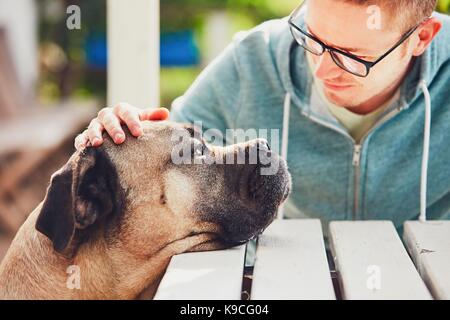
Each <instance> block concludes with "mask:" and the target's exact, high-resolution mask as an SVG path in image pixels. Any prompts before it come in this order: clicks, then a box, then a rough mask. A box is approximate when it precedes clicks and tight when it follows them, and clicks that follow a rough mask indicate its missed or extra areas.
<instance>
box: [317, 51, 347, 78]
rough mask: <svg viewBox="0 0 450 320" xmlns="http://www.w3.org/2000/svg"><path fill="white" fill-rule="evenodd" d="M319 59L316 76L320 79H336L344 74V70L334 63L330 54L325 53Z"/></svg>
mask: <svg viewBox="0 0 450 320" xmlns="http://www.w3.org/2000/svg"><path fill="white" fill-rule="evenodd" d="M318 58H319V59H318V60H317V61H316V65H315V68H316V70H315V76H316V77H317V78H318V79H320V80H327V79H335V78H338V77H339V76H340V75H341V74H342V72H343V70H342V69H341V68H339V67H338V65H337V64H336V63H335V62H334V60H333V58H332V57H331V53H330V52H328V51H325V52H324V53H323V55H321V56H320V57H318Z"/></svg>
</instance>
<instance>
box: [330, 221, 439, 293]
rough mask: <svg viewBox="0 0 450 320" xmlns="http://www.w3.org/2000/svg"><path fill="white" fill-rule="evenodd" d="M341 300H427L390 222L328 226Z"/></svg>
mask: <svg viewBox="0 0 450 320" xmlns="http://www.w3.org/2000/svg"><path fill="white" fill-rule="evenodd" d="M330 239H331V249H332V252H333V256H334V257H335V263H336V269H337V271H338V274H339V280H340V285H341V291H342V296H343V298H344V299H402V300H406V299H431V295H430V293H429V291H428V289H427V288H426V286H425V284H424V282H423V281H422V279H421V278H420V275H419V273H418V272H417V270H416V269H415V267H414V264H413V262H412V261H411V259H410V258H409V256H408V253H407V252H406V249H405V248H404V247H403V244H402V242H401V240H400V237H399V236H398V234H397V231H396V230H395V227H394V225H393V224H392V222H390V221H339V222H331V223H330Z"/></svg>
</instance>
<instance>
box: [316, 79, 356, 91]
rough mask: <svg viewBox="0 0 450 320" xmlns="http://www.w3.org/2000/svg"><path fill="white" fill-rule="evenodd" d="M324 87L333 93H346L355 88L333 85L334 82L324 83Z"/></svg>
mask: <svg viewBox="0 0 450 320" xmlns="http://www.w3.org/2000/svg"><path fill="white" fill-rule="evenodd" d="M323 85H324V87H325V88H327V89H328V90H332V91H344V90H347V89H350V88H351V87H353V86H352V85H344V84H337V83H332V82H326V81H324V82H323Z"/></svg>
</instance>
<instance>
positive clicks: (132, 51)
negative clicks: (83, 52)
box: [107, 0, 160, 108]
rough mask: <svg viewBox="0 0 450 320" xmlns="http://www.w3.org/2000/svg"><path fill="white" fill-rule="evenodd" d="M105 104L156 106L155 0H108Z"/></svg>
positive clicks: (156, 22) (156, 2) (157, 75)
mask: <svg viewBox="0 0 450 320" xmlns="http://www.w3.org/2000/svg"><path fill="white" fill-rule="evenodd" d="M107 6H108V106H113V105H114V104H116V103H118V102H128V103H130V104H132V105H134V106H137V107H142V108H149V107H153V108H154V107H158V106H159V95H160V93H159V0H133V1H124V0H108V2H107Z"/></svg>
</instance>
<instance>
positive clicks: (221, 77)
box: [76, 0, 450, 231]
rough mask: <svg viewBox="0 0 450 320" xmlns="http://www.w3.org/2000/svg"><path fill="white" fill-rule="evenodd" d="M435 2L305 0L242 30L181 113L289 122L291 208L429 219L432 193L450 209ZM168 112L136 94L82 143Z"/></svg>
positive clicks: (118, 137)
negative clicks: (136, 99) (138, 101)
mask: <svg viewBox="0 0 450 320" xmlns="http://www.w3.org/2000/svg"><path fill="white" fill-rule="evenodd" d="M435 6H436V0H401V1H392V0H372V1H369V0H319V1H317V0H314V1H313V0H306V1H305V3H304V5H303V6H301V7H299V8H297V9H296V10H295V11H294V12H293V13H292V15H291V16H290V18H289V20H287V19H281V20H274V21H269V22H266V23H263V24H262V25H260V26H258V27H256V28H255V29H253V30H251V31H249V32H247V33H245V34H240V35H239V36H237V37H236V38H235V40H234V41H233V43H232V44H231V45H230V46H229V47H228V48H227V49H226V50H225V51H224V52H223V54H222V55H220V56H219V57H218V58H217V59H216V60H215V61H214V62H213V63H212V64H211V65H210V66H209V67H208V68H206V69H205V70H204V71H203V73H202V74H201V75H200V76H199V77H198V79H197V80H196V81H195V82H194V84H193V85H192V86H191V88H190V89H189V90H188V91H187V92H186V93H185V95H184V96H182V97H180V98H178V99H177V100H175V101H174V103H173V108H172V114H171V116H172V120H176V121H182V122H194V121H201V122H202V126H203V129H208V128H215V129H219V130H220V131H221V132H225V130H226V129H228V128H242V129H244V130H246V129H249V128H264V129H278V130H280V132H281V131H283V128H284V135H283V141H284V143H285V144H286V146H287V145H288V148H287V150H288V153H287V160H288V163H289V167H290V171H291V174H292V177H293V192H292V195H291V197H290V199H289V201H288V202H287V204H286V207H285V216H286V217H288V218H303V217H308V218H319V219H321V220H322V221H323V222H324V223H327V222H329V221H331V220H346V219H350V220H351V219H356V220H362V219H387V220H391V221H393V222H394V224H395V226H396V227H397V228H399V229H400V228H401V226H402V224H403V222H404V221H405V220H410V219H417V218H418V217H419V213H420V212H421V206H420V205H421V202H420V197H419V195H422V197H424V196H426V200H427V202H426V207H427V208H426V209H427V212H426V213H427V214H428V217H429V218H430V219H448V218H449V217H450V170H449V169H448V164H449V163H450V152H449V151H448V150H447V149H446V148H447V143H448V141H450V18H449V17H446V16H444V15H440V14H437V13H433V10H434V8H435ZM428 93H430V94H431V101H432V105H431V110H430V112H431V114H430V115H431V127H432V130H431V136H430V141H429V146H428V142H427V139H426V138H427V137H428V136H429V135H430V132H429V130H427V129H425V130H424V123H425V114H426V110H429V109H426V107H430V104H429V103H426V102H427V101H428V100H426V99H425V97H427V96H428ZM283 106H284V108H283ZM283 115H284V116H283ZM167 116H168V111H167V110H165V109H158V110H156V111H150V110H140V109H138V108H135V107H133V106H130V105H127V104H119V105H117V106H115V107H114V108H105V109H102V110H101V111H100V112H99V115H98V117H97V118H96V119H94V120H93V121H92V122H91V124H90V126H89V128H88V129H87V130H86V131H85V132H84V133H83V134H82V135H80V136H79V137H78V138H77V139H76V145H77V146H78V147H79V146H81V145H84V144H86V143H88V141H90V143H92V144H93V145H94V146H97V145H99V144H101V143H102V138H101V132H102V131H103V130H106V131H107V132H108V133H109V135H111V137H113V139H114V141H115V142H116V143H122V142H123V140H124V134H123V131H122V129H121V127H120V123H125V124H126V125H127V126H128V127H129V128H130V130H131V132H132V133H133V135H135V136H139V135H140V134H141V132H142V131H141V129H140V124H139V120H144V119H165V118H167ZM427 120H428V117H427ZM288 129H289V130H288ZM424 135H425V141H426V142H425V144H424V142H423V141H424ZM428 147H429V148H428ZM428 150H429V152H430V153H429V157H427V156H426V155H427V151H428ZM424 152H425V157H423V159H422V155H423V154H424ZM427 161H429V163H428V165H426V164H427ZM422 164H424V165H425V166H424V168H425V169H426V168H428V169H429V170H428V174H427V172H426V170H421V167H422ZM427 177H428V180H429V183H428V186H426V178H427ZM421 180H422V183H421ZM421 186H422V187H423V189H422V193H421ZM424 190H427V191H428V195H426V194H425V192H424ZM424 203H425V202H424V201H422V205H424ZM423 213H424V210H423V208H422V214H423ZM324 231H326V229H325V230H324ZM399 231H400V230H399Z"/></svg>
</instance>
